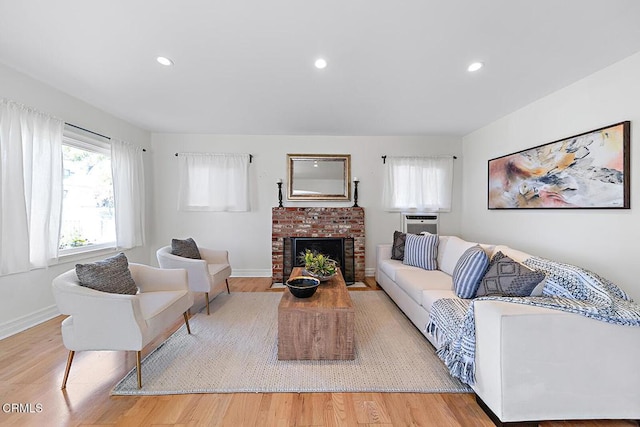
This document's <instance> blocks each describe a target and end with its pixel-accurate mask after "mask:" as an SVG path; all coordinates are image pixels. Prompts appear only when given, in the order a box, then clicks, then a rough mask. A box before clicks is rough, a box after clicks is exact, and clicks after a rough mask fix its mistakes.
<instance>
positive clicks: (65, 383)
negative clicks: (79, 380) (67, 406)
mask: <svg viewBox="0 0 640 427" xmlns="http://www.w3.org/2000/svg"><path fill="white" fill-rule="evenodd" d="M74 354H76V352H75V351H73V350H71V351H69V356H68V357H67V367H66V368H65V370H64V378H63V379H62V387H61V389H62V390H64V389H65V388H67V379H68V378H69V371H70V370H71V362H73V355H74Z"/></svg>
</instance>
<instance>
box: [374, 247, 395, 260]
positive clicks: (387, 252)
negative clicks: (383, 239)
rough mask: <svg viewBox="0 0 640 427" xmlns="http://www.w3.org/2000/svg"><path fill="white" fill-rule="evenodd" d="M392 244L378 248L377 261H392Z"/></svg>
mask: <svg viewBox="0 0 640 427" xmlns="http://www.w3.org/2000/svg"><path fill="white" fill-rule="evenodd" d="M392 247H393V245H392V244H384V245H378V246H376V260H378V261H381V260H383V259H391V248H392Z"/></svg>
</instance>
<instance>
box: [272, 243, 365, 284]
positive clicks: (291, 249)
mask: <svg viewBox="0 0 640 427" xmlns="http://www.w3.org/2000/svg"><path fill="white" fill-rule="evenodd" d="M283 249H284V271H283V273H284V274H283V276H284V278H283V279H284V281H286V280H287V279H288V278H289V277H290V276H291V270H293V267H302V266H304V262H303V261H302V259H301V255H303V254H304V253H305V251H306V250H307V249H309V250H311V251H314V252H318V253H321V254H324V255H327V256H329V257H330V258H331V259H333V260H335V261H336V262H337V263H338V265H339V266H340V271H341V272H342V276H343V277H344V281H345V282H346V283H347V285H350V284H353V283H355V260H354V240H353V238H351V237H287V238H285V239H284V248H283Z"/></svg>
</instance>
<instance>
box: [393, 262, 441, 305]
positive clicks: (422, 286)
mask: <svg viewBox="0 0 640 427" xmlns="http://www.w3.org/2000/svg"><path fill="white" fill-rule="evenodd" d="M395 282H396V285H398V287H399V288H400V289H402V290H403V291H404V292H405V293H406V294H407V295H409V296H410V297H411V299H412V300H414V301H415V302H416V303H417V304H418V305H421V304H422V294H423V291H425V290H449V291H451V289H453V287H452V285H451V276H449V275H448V274H445V273H443V272H442V271H440V270H424V269H422V268H417V267H410V268H405V269H401V270H398V271H397V272H396V281H395Z"/></svg>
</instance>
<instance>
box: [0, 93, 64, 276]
mask: <svg viewBox="0 0 640 427" xmlns="http://www.w3.org/2000/svg"><path fill="white" fill-rule="evenodd" d="M63 126H64V123H63V122H62V120H58V119H56V118H54V117H51V116H49V115H47V114H44V113H41V112H38V111H35V110H33V109H30V108H28V107H25V106H23V105H20V104H17V103H15V102H12V101H7V100H0V274H10V273H18V272H23V271H28V270H31V269H33V268H39V267H46V266H47V265H49V264H51V262H52V261H53V260H55V259H56V258H57V256H58V238H59V234H60V216H61V211H62V129H63Z"/></svg>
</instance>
